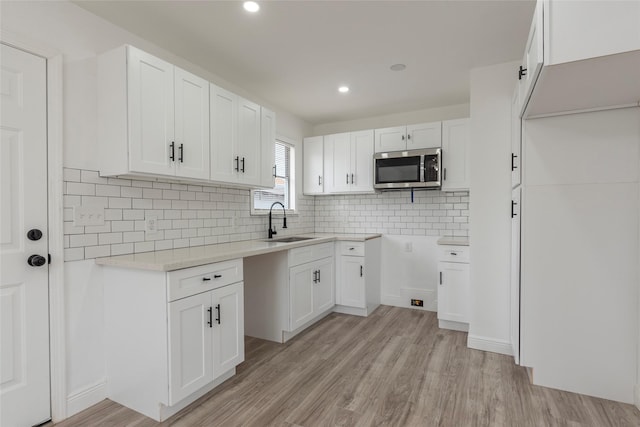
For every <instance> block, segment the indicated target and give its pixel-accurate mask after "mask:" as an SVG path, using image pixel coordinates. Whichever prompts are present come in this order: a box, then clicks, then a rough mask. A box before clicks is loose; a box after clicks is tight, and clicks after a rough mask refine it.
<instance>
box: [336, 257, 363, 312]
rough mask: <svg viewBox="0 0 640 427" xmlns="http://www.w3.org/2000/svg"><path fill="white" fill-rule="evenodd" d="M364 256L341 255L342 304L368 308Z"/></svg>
mask: <svg viewBox="0 0 640 427" xmlns="http://www.w3.org/2000/svg"><path fill="white" fill-rule="evenodd" d="M364 285H365V283H364V257H354V256H343V257H340V287H339V288H340V304H341V305H346V306H350V307H358V308H366V306H367V304H366V301H365V288H364Z"/></svg>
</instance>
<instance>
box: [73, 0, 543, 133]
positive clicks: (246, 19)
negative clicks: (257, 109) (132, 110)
mask: <svg viewBox="0 0 640 427" xmlns="http://www.w3.org/2000/svg"><path fill="white" fill-rule="evenodd" d="M75 3H76V4H78V5H80V6H81V7H83V8H85V9H87V10H89V11H91V12H93V13H95V14H97V15H99V16H101V17H103V18H105V19H106V20H108V21H111V22H113V23H114V24H116V25H118V26H120V27H123V28H125V29H127V30H129V31H131V32H132V33H135V34H137V35H139V36H141V37H143V38H145V39H147V40H149V41H151V42H153V43H155V44H157V45H159V46H161V47H163V48H165V49H167V50H169V51H172V52H174V53H175V54H177V55H179V56H181V57H183V58H185V59H187V60H188V61H190V62H193V63H195V64H197V65H199V66H201V67H203V68H205V69H207V70H210V71H211V72H213V73H214V74H217V75H219V76H220V77H222V78H224V79H225V80H227V81H229V82H232V83H234V84H236V85H237V86H239V87H242V88H244V89H246V90H247V91H249V92H251V93H255V94H256V95H257V96H260V97H261V98H263V99H265V100H268V101H269V102H271V103H273V104H274V105H275V106H278V107H279V108H282V109H284V110H286V111H289V112H291V113H292V114H294V115H296V116H298V117H300V118H302V119H303V120H306V121H307V122H309V123H311V124H323V123H329V122H336V121H343V120H354V119H359V118H364V117H371V116H376V115H384V114H392V113H399V112H404V111H412V110H418V109H423V108H432V107H442V106H446V105H454V104H460V103H466V102H469V70H471V69H472V68H474V67H479V66H484V65H491V64H496V63H500V62H506V61H511V60H516V59H519V58H520V57H521V56H522V53H523V52H524V44H525V42H526V38H527V34H528V31H529V25H530V22H531V17H532V14H533V8H534V5H535V1H534V0H503V1H479V0H478V1H262V2H260V4H261V10H260V11H259V12H258V13H257V14H249V13H247V12H245V11H244V10H243V8H242V2H241V1H76V2H75ZM395 63H404V64H406V65H407V69H406V70H405V71H401V72H394V71H391V70H390V69H389V67H390V66H391V65H392V64H395ZM341 84H348V85H349V86H350V87H351V91H350V92H349V93H348V94H346V95H345V94H340V93H338V91H337V88H338V86H339V85H341Z"/></svg>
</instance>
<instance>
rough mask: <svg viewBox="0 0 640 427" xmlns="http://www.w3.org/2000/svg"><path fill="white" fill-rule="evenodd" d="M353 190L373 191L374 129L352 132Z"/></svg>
mask: <svg viewBox="0 0 640 427" xmlns="http://www.w3.org/2000/svg"><path fill="white" fill-rule="evenodd" d="M351 165H352V170H353V179H352V182H351V187H352V191H371V192H373V131H372V130H366V131H362V132H352V133H351Z"/></svg>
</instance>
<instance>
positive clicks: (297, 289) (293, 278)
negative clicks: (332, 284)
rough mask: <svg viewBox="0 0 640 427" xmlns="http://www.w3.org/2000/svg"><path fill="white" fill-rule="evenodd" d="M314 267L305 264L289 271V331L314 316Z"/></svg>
mask: <svg viewBox="0 0 640 427" xmlns="http://www.w3.org/2000/svg"><path fill="white" fill-rule="evenodd" d="M314 267H315V265H314V264H313V263H307V264H302V265H298V266H296V267H292V268H290V269H289V316H290V317H289V330H290V331H293V330H295V329H297V328H299V327H300V326H302V325H304V324H305V323H306V322H308V321H309V320H311V319H313V316H314V311H313V307H314V303H313V294H314V291H313V285H314V283H313V279H314V272H315V270H316V269H315V268H314Z"/></svg>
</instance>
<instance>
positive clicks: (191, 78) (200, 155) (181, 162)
mask: <svg viewBox="0 0 640 427" xmlns="http://www.w3.org/2000/svg"><path fill="white" fill-rule="evenodd" d="M175 134H176V138H175V150H176V155H175V163H176V165H177V168H176V176H180V177H184V178H197V179H209V82H208V81H206V80H204V79H201V78H200V77H198V76H195V75H193V74H191V73H188V72H186V71H184V70H182V69H180V68H177V67H175Z"/></svg>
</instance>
